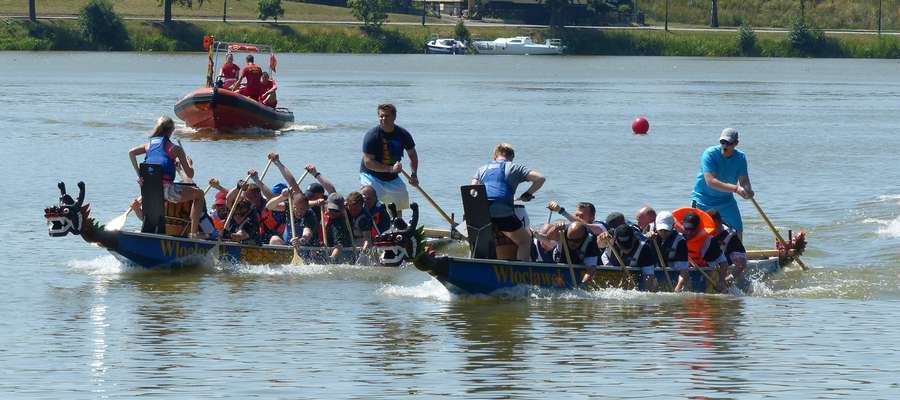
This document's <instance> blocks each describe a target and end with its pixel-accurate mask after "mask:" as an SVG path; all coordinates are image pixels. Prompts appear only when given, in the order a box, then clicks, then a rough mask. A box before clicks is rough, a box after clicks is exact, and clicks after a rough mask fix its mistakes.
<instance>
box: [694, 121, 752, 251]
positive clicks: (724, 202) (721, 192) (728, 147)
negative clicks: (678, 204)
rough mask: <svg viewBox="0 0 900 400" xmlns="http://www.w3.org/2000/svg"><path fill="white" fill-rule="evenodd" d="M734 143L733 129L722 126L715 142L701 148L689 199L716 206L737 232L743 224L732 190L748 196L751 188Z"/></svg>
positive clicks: (704, 206)
mask: <svg viewBox="0 0 900 400" xmlns="http://www.w3.org/2000/svg"><path fill="white" fill-rule="evenodd" d="M737 145H738V131H737V129H734V128H725V129H724V130H722V134H721V135H719V145H718V146H710V147H709V148H707V149H706V150H705V151H704V152H703V156H702V157H701V158H700V172H699V173H698V174H697V180H696V183H695V184H694V191H693V192H692V193H691V200H692V201H693V206H694V207H695V208H699V209H701V210H708V209H710V208H715V209H717V210H719V213H720V214H721V215H722V218H723V219H724V220H725V222H726V223H727V224H728V225H729V226H731V227H732V228H734V230H735V231H737V232H738V235H741V233H742V232H743V231H744V225H743V224H742V223H741V211H740V209H738V206H737V202H736V201H735V200H734V196H733V195H732V193H737V194H738V195H739V196H741V197H743V198H745V199H749V198H751V197H753V189H752V187H751V186H750V175H749V173H748V172H747V157H746V156H744V153H743V152H742V151H740V150H738V149H737V148H736V147H737Z"/></svg>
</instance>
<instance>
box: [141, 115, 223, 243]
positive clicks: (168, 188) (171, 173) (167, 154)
mask: <svg viewBox="0 0 900 400" xmlns="http://www.w3.org/2000/svg"><path fill="white" fill-rule="evenodd" d="M174 132H175V122H174V121H172V118H169V117H167V116H162V117H159V119H158V120H156V126H155V127H154V128H153V130H152V131H150V142H148V143H145V144H142V145H140V146H136V147H134V148H133V149H131V150H129V151H128V157H129V158H131V165H132V166H133V167H134V172H135V173H137V174H138V176H140V166H139V165H138V162H137V156H139V155H141V154H144V155H145V156H144V163H146V164H158V165H159V166H160V168H161V169H162V183H163V198H165V200H166V201H168V202H171V203H180V202H183V201H190V202H192V203H191V231H190V232H191V237H196V236H197V234H198V232H199V224H200V217H201V216H202V214H203V213H205V212H206V205H205V203H204V202H203V191H202V190H200V188H198V187H197V186H196V185H194V184H192V183H191V184H188V183H176V182H175V176H176V175H177V169H178V168H179V167H180V168H181V169H182V171H184V174H185V176H187V178H188V179H193V177H194V166H193V162H192V161H191V159H190V157H188V156H187V154H185V153H184V149H183V148H181V146H179V145H177V144H175V143H172V140H171V137H172V133H174ZM139 182H140V180H139Z"/></svg>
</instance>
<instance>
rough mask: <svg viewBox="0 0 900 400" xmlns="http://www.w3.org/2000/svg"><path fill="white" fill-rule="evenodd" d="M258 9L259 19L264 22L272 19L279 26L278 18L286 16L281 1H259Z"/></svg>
mask: <svg viewBox="0 0 900 400" xmlns="http://www.w3.org/2000/svg"><path fill="white" fill-rule="evenodd" d="M257 9H258V10H259V19H261V20H263V21H265V20H266V19H268V18H269V17H272V18H274V19H275V23H276V24H277V23H278V17H279V16H282V17H283V16H284V8H282V7H281V0H259V3H258V4H257Z"/></svg>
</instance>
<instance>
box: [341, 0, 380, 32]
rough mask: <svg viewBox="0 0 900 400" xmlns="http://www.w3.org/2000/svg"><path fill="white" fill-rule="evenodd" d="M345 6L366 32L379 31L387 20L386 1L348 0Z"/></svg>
mask: <svg viewBox="0 0 900 400" xmlns="http://www.w3.org/2000/svg"><path fill="white" fill-rule="evenodd" d="M347 5H348V6H350V10H351V11H352V12H353V16H354V17H356V19H358V20H360V21H362V23H363V29H365V30H366V31H368V32H377V31H379V30H381V24H383V23H384V21H385V20H387V12H386V11H385V9H386V8H387V0H348V1H347Z"/></svg>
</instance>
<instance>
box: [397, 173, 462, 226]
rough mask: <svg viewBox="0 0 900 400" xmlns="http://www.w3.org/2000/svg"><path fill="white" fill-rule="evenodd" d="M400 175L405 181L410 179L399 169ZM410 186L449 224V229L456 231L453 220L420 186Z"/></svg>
mask: <svg viewBox="0 0 900 400" xmlns="http://www.w3.org/2000/svg"><path fill="white" fill-rule="evenodd" d="M400 173H402V174H403V176H405V177H406V179H407V180H408V179H410V177H409V174H407V173H406V171H404V170H402V169H401V170H400ZM412 186H413V187H414V188H416V190H418V191H419V194H421V195H422V197H424V198H425V200H427V201H428V203H430V204H431V206H432V207H434V209H435V210H437V212H438V213H439V214H441V217H444V220H445V221H447V223H448V224H450V227H451V228H453V230H454V231H455V230H456V222H454V221H453V219H452V218H450V216H449V215H447V213H445V212H444V210H443V209H442V208H441V206H439V205H437V203H435V202H434V199H432V198H431V196H429V195H428V193H425V190H424V189H422V187H421V186H419V185H418V184H415V185H412Z"/></svg>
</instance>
